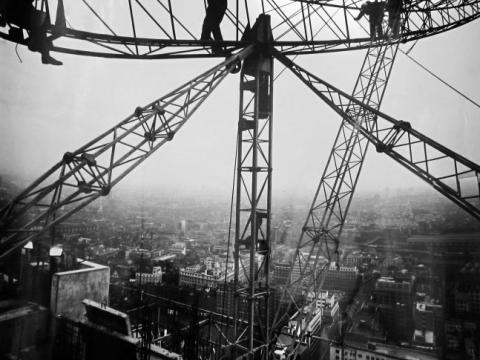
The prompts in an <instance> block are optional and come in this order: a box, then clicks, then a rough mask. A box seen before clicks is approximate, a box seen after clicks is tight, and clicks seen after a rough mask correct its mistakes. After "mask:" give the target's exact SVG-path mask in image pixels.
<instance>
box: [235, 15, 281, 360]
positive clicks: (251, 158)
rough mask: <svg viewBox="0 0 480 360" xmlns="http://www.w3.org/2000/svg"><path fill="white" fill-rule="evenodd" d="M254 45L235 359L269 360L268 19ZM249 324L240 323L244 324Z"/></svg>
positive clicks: (245, 119) (239, 189)
mask: <svg viewBox="0 0 480 360" xmlns="http://www.w3.org/2000/svg"><path fill="white" fill-rule="evenodd" d="M249 40H250V41H251V42H253V43H254V44H255V46H256V48H255V51H254V52H253V53H252V54H251V55H250V56H248V57H247V58H246V59H245V61H244V64H243V68H242V72H241V77H240V114H239V120H238V138H237V141H238V143H237V158H238V161H237V169H236V171H237V173H236V176H237V178H236V222H235V249H234V261H235V278H234V281H235V294H234V296H235V326H234V344H235V356H238V355H241V356H240V357H241V358H248V359H253V358H262V359H267V356H268V346H269V344H270V338H269V333H270V331H269V322H270V306H269V293H270V289H269V278H268V275H269V274H268V271H269V259H270V223H271V203H272V107H273V106H272V105H273V104H272V96H273V58H272V56H271V51H270V48H271V42H272V40H273V38H272V32H271V28H270V17H269V16H266V15H260V16H259V17H258V19H257V22H256V23H255V25H254V26H253V27H252V30H251V31H250V33H249ZM245 317H247V319H248V321H246V322H244V321H240V320H247V319H246V318H245Z"/></svg>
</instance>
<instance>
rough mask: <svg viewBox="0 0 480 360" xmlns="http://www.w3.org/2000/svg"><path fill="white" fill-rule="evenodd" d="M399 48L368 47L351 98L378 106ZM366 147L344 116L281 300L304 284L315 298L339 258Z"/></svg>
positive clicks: (277, 317)
mask: <svg viewBox="0 0 480 360" xmlns="http://www.w3.org/2000/svg"><path fill="white" fill-rule="evenodd" d="M397 49H398V43H390V44H386V45H384V46H381V47H371V48H369V49H368V51H367V53H366V55H365V58H364V61H363V64H362V68H361V70H360V73H359V76H358V77H357V81H356V84H355V87H354V90H353V92H352V96H353V97H354V98H356V99H358V100H359V101H361V102H362V103H366V104H369V105H370V106H372V107H373V108H375V109H379V108H380V105H381V102H382V99H383V96H384V94H385V89H386V85H387V83H388V79H389V77H390V73H391V70H392V66H393V63H394V60H395V57H396V53H397ZM350 107H351V108H352V109H353V111H354V113H355V114H356V120H355V121H356V122H357V123H361V122H362V121H363V118H362V113H361V112H360V111H358V106H357V105H356V104H353V103H351V104H350ZM367 148H368V142H367V141H366V140H365V139H364V138H363V136H361V135H360V133H359V132H358V131H357V130H356V129H355V128H354V127H352V126H351V125H350V124H349V123H348V122H347V121H345V120H342V123H341V125H340V128H339V130H338V133H337V136H336V138H335V142H334V145H333V148H332V151H331V153H330V156H329V158H328V160H327V164H326V166H325V169H324V172H323V175H322V177H321V180H320V183H319V186H318V188H317V190H316V193H315V195H314V199H313V202H312V205H311V207H310V210H309V213H308V215H307V219H306V221H305V223H304V226H303V229H302V233H301V235H300V239H299V242H298V244H297V248H296V251H295V255H294V262H293V264H292V266H291V268H290V276H289V279H288V282H287V283H286V284H285V287H284V289H283V292H284V293H283V294H282V298H283V299H292V298H295V297H296V295H297V294H298V292H299V290H301V289H302V288H306V289H308V290H309V291H311V292H312V293H313V294H314V296H315V295H316V294H317V293H318V291H319V290H321V288H322V284H323V280H324V276H325V274H321V276H320V277H319V275H320V273H321V272H322V271H323V270H325V269H326V268H328V267H329V265H330V263H331V261H332V260H336V261H337V262H338V258H337V257H338V247H339V239H340V235H341V231H342V228H343V225H344V223H345V219H346V216H347V213H348V208H349V206H350V203H351V200H352V197H353V194H354V191H355V187H356V184H357V181H358V178H359V175H360V172H361V168H362V165H363V160H364V158H365V155H366V151H367ZM305 254H307V255H305ZM319 257H324V258H325V259H326V260H327V264H326V266H324V267H321V268H320V269H321V271H319V267H318V265H319V264H318V262H319ZM312 263H313V265H312ZM295 267H297V271H298V278H296V279H295V278H292V273H293V271H294V268H295ZM318 279H320V282H318V281H319V280H318ZM295 305H296V306H297V307H296V308H295V309H294V310H299V308H301V307H303V306H304V305H305V304H304V301H300V302H299V303H295ZM312 309H313V308H312ZM286 316H288V314H286V313H282V312H280V311H279V310H277V313H276V315H275V318H274V322H273V324H274V326H275V324H280V323H282V322H283V321H284V318H285V317H286ZM311 317H312V311H310V313H309V314H308V316H307V320H306V322H307V323H308V322H309V321H310V319H311ZM303 336H305V334H303V333H301V334H300V336H299V338H300V339H298V340H299V341H301V338H302V337H303Z"/></svg>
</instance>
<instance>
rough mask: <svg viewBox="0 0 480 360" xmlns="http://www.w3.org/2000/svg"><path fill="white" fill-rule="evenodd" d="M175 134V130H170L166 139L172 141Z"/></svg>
mask: <svg viewBox="0 0 480 360" xmlns="http://www.w3.org/2000/svg"><path fill="white" fill-rule="evenodd" d="M174 136H175V132H174V131H169V132H167V137H166V139H167V140H168V141H172V140H173V137H174Z"/></svg>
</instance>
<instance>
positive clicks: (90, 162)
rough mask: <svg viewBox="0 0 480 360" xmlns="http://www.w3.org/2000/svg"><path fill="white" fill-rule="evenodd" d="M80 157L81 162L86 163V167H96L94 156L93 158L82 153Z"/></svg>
mask: <svg viewBox="0 0 480 360" xmlns="http://www.w3.org/2000/svg"><path fill="white" fill-rule="evenodd" d="M81 157H82V160H84V161H85V162H86V163H87V165H88V166H95V165H97V161H96V160H95V156H93V155H92V154H87V153H83V154H82V156H81Z"/></svg>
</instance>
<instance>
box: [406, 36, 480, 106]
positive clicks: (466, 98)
mask: <svg viewBox="0 0 480 360" xmlns="http://www.w3.org/2000/svg"><path fill="white" fill-rule="evenodd" d="M414 46H415V44H414ZM412 49H413V46H412V47H411V48H410V49H409V50H408V51H403V50H402V49H400V51H401V52H402V53H403V54H404V55H405V56H406V57H407V58H409V59H410V60H412V61H413V62H414V63H415V64H417V65H418V66H420V67H421V68H422V69H423V70H425V71H426V72H428V73H429V74H430V75H432V76H433V77H434V78H435V79H437V80H438V81H440V82H441V83H443V84H444V85H446V86H448V87H449V88H450V89H451V90H453V91H455V92H456V93H457V94H458V95H460V96H461V97H463V98H464V99H465V100H468V101H469V102H471V103H472V104H473V105H475V106H476V107H478V108H480V104H479V103H478V102H476V101H475V100H473V99H471V98H470V97H468V96H467V95H465V94H464V93H462V92H461V91H460V90H458V89H456V88H454V87H453V86H452V85H450V84H449V83H448V82H446V81H445V80H443V79H442V78H441V77H440V76H438V75H437V74H435V73H434V72H433V71H431V70H429V69H428V68H427V67H426V66H424V65H423V64H421V63H420V62H419V61H418V60H416V59H415V58H413V57H412V56H411V55H410V54H409V52H410V51H411V50H412Z"/></svg>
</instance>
